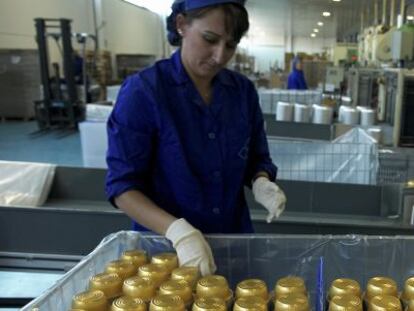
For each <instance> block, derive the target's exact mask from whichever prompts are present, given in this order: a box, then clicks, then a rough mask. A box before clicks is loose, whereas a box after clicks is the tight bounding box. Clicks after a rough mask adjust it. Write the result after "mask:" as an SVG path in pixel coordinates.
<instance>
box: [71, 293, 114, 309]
mask: <svg viewBox="0 0 414 311" xmlns="http://www.w3.org/2000/svg"><path fill="white" fill-rule="evenodd" d="M72 308H74V309H85V310H91V311H106V310H107V308H108V302H107V300H106V297H105V294H104V292H103V291H100V290H91V291H86V292H83V293H80V294H78V295H76V296H75V297H73V299H72Z"/></svg>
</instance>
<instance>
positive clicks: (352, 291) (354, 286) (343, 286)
mask: <svg viewBox="0 0 414 311" xmlns="http://www.w3.org/2000/svg"><path fill="white" fill-rule="evenodd" d="M361 294H362V293H361V286H360V285H359V283H358V282H357V281H355V280H351V279H336V280H334V281H333V282H332V284H331V287H330V289H329V296H328V298H329V299H332V297H334V296H343V295H354V296H358V297H361Z"/></svg>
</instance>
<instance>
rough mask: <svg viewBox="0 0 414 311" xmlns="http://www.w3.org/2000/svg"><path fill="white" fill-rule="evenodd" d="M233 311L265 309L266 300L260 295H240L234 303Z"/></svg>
mask: <svg viewBox="0 0 414 311" xmlns="http://www.w3.org/2000/svg"><path fill="white" fill-rule="evenodd" d="M233 311H267V302H266V300H264V299H263V298H260V297H254V296H251V297H241V298H239V299H237V300H236V302H235V303H234V307H233Z"/></svg>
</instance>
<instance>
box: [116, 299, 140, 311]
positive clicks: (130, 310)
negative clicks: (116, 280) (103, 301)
mask: <svg viewBox="0 0 414 311" xmlns="http://www.w3.org/2000/svg"><path fill="white" fill-rule="evenodd" d="M111 311H147V304H146V303H145V302H144V301H143V300H141V299H139V298H131V297H126V296H123V297H120V298H118V299H115V300H114V302H113V303H112V306H111Z"/></svg>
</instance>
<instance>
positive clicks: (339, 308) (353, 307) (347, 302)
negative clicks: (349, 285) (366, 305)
mask: <svg viewBox="0 0 414 311" xmlns="http://www.w3.org/2000/svg"><path fill="white" fill-rule="evenodd" d="M362 309H363V305H362V300H361V298H360V297H359V296H355V295H350V294H345V295H341V296H334V297H332V298H331V301H330V302H329V311H362Z"/></svg>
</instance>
